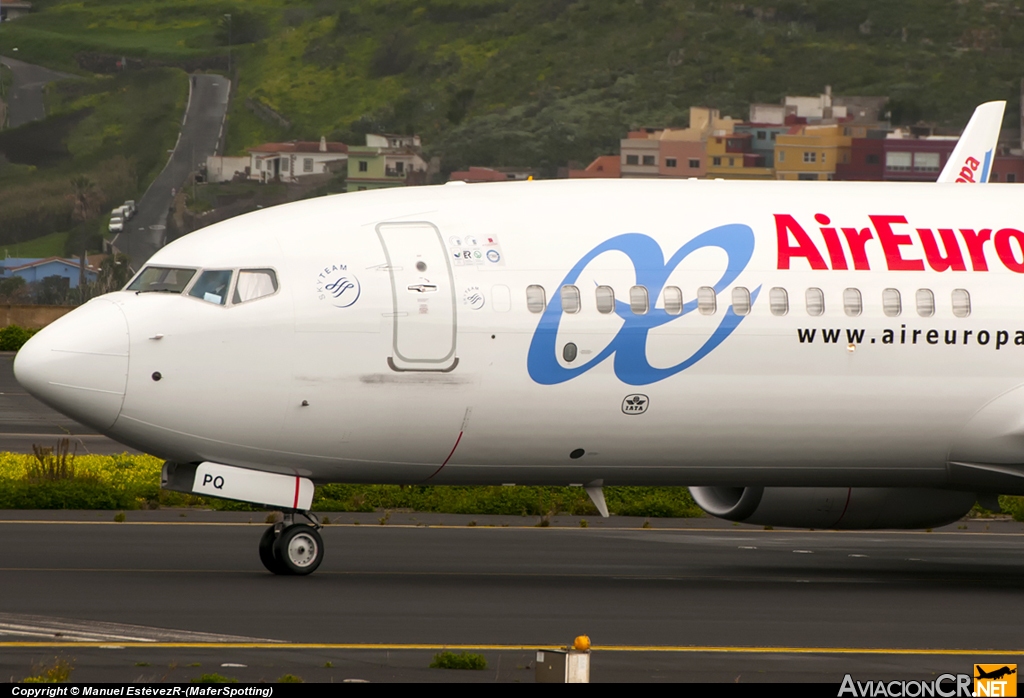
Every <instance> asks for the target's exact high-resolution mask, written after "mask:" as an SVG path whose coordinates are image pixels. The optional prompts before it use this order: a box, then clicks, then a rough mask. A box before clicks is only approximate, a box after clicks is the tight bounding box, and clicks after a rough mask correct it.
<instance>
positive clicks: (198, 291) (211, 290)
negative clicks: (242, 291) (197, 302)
mask: <svg viewBox="0 0 1024 698" xmlns="http://www.w3.org/2000/svg"><path fill="white" fill-rule="evenodd" d="M233 273H234V272H232V271H231V270H230V269H209V270H207V271H204V272H203V273H202V274H200V275H199V280H198V281H196V282H195V283H194V284H193V285H192V288H191V289H189V292H188V295H190V296H192V297H194V298H201V299H202V300H204V301H206V302H207V303H214V304H215V305H226V304H227V302H228V289H229V288H230V287H231V276H232V274H233Z"/></svg>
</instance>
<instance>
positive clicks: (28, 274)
mask: <svg viewBox="0 0 1024 698" xmlns="http://www.w3.org/2000/svg"><path fill="white" fill-rule="evenodd" d="M78 265H79V261H78V258H77V257H72V258H70V259H66V258H64V257H46V258H44V259H30V258H25V257H7V258H6V259H0V279H9V278H11V277H14V276H20V277H21V278H23V279H25V282H26V283H32V282H34V281H42V280H43V279H45V278H46V277H48V276H59V277H61V278H64V279H67V280H68V288H78V279H79V276H80V271H79V266H78ZM98 276H99V269H97V268H96V267H94V266H89V265H88V261H87V262H86V267H85V280H86V281H87V282H89V283H93V282H94V281H96V278H97V277H98Z"/></svg>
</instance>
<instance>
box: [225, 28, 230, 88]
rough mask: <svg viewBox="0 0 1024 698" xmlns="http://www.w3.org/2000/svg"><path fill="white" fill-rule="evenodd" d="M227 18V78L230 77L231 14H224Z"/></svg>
mask: <svg viewBox="0 0 1024 698" xmlns="http://www.w3.org/2000/svg"><path fill="white" fill-rule="evenodd" d="M224 16H225V17H227V19H228V80H230V79H231V15H230V14H226V15H224Z"/></svg>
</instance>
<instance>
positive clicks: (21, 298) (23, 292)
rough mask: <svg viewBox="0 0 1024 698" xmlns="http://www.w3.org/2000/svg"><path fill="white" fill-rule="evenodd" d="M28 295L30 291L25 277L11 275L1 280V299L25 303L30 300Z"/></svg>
mask: <svg viewBox="0 0 1024 698" xmlns="http://www.w3.org/2000/svg"><path fill="white" fill-rule="evenodd" d="M28 297H29V292H28V289H27V288H26V283H25V279H24V278H22V277H20V276H9V277H7V278H6V279H4V280H2V281H0V301H3V302H5V303H24V302H26V301H27V300H28Z"/></svg>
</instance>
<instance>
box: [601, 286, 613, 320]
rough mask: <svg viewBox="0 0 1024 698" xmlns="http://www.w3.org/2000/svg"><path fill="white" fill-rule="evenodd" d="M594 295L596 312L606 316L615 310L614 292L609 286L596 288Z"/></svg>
mask: <svg viewBox="0 0 1024 698" xmlns="http://www.w3.org/2000/svg"><path fill="white" fill-rule="evenodd" d="M596 294H597V312H599V313H604V314H605V315H607V314H608V313H610V312H612V311H613V310H615V291H614V290H613V289H612V287H611V286H598V287H597V289H596Z"/></svg>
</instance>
